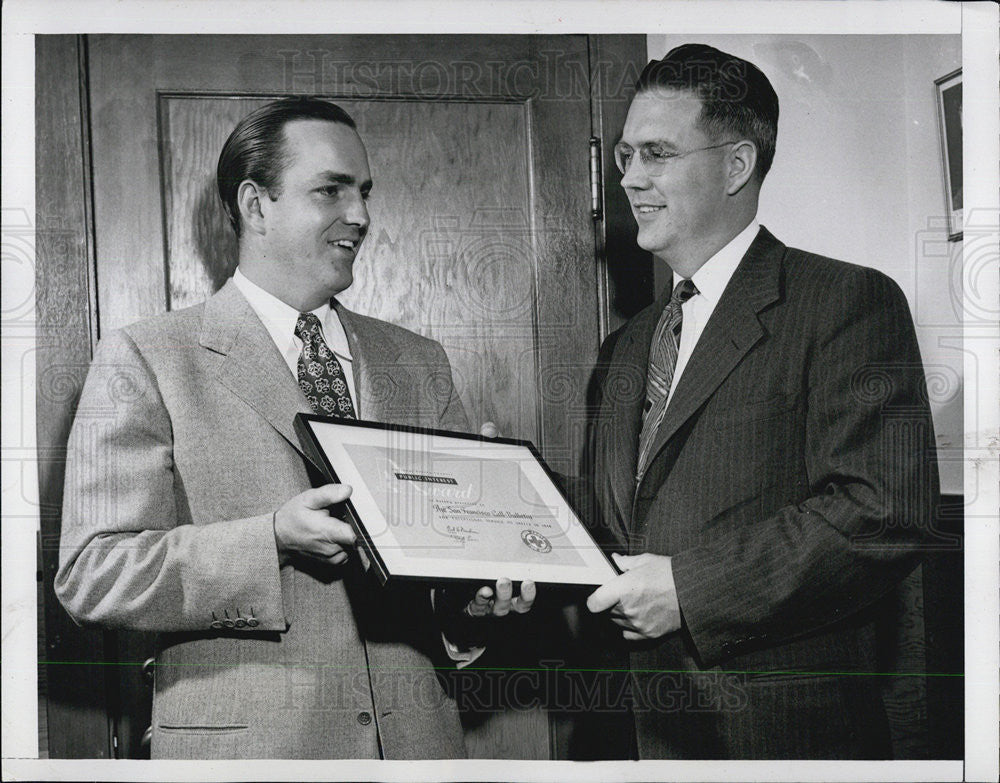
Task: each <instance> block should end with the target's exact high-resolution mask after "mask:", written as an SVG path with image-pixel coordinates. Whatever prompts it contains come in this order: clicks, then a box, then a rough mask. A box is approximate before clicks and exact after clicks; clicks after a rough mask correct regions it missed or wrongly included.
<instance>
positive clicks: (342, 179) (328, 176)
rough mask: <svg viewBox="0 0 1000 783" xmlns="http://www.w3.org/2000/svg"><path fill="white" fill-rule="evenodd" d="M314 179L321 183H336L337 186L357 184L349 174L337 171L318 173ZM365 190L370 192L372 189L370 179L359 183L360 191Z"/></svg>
mask: <svg viewBox="0 0 1000 783" xmlns="http://www.w3.org/2000/svg"><path fill="white" fill-rule="evenodd" d="M316 179H317V180H321V181H323V182H336V183H337V184H338V185H354V184H355V183H357V179H356V178H355V177H352V176H351V175H350V174H342V173H340V172H337V171H323V172H320V173H319V174H317V175H316ZM366 188H367V189H368V190H371V188H372V181H371V180H370V179H366V180H365V181H364V182H362V183H361V189H362V190H365V189H366Z"/></svg>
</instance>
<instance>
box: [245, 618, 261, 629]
mask: <svg viewBox="0 0 1000 783" xmlns="http://www.w3.org/2000/svg"><path fill="white" fill-rule="evenodd" d="M247 625H248V626H249V627H250V628H256V627H257V626H258V625H260V620H258V619H257V618H256V617H248V618H247Z"/></svg>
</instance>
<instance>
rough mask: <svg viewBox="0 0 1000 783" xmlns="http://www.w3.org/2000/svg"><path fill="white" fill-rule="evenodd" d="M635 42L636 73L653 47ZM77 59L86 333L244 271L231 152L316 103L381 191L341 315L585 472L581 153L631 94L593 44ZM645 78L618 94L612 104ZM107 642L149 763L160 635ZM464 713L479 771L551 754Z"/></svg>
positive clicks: (369, 40)
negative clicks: (242, 123)
mask: <svg viewBox="0 0 1000 783" xmlns="http://www.w3.org/2000/svg"><path fill="white" fill-rule="evenodd" d="M630 39H635V40H629V41H628V46H629V47H630V48H634V49H635V50H636V53H637V54H638V55H639V56H640V57H641V52H640V51H639V50H640V48H641V47H640V46H639V44H640V43H641V38H640V37H638V36H633V37H630ZM78 45H79V46H80V51H79V55H80V57H79V59H78V60H77V62H76V63H73V64H72V65H73V66H74V68H79V71H80V72H79V76H80V77H81V80H80V84H81V85H82V86H83V89H82V90H81V92H80V96H81V100H80V101H79V103H78V104H77V112H78V115H76V116H75V119H74V118H71V120H70V124H72V122H73V121H78V122H79V123H80V126H81V128H82V135H83V144H82V148H81V150H80V155H81V158H82V162H83V169H84V176H83V182H82V183H81V185H82V188H81V189H82V190H83V191H84V192H85V196H90V195H91V194H92V198H93V202H92V207H93V213H92V217H93V220H92V226H93V232H92V234H91V232H90V231H89V230H88V229H89V228H90V227H89V226H87V228H86V229H83V230H86V232H87V236H86V238H85V243H86V244H87V248H86V250H87V252H88V259H87V260H88V261H90V262H92V264H93V268H92V270H90V272H91V273H92V275H91V276H90V277H88V279H90V280H91V285H92V289H93V291H92V293H93V295H94V298H95V300H96V301H95V302H94V303H93V304H92V305H91V307H90V314H91V315H94V316H95V318H94V323H93V326H94V328H93V332H94V334H97V333H101V332H106V331H107V330H109V329H113V328H116V327H119V326H122V325H124V324H127V323H129V322H131V321H134V320H136V319H138V318H141V317H144V316H148V315H153V314H156V313H160V312H163V311H164V310H167V309H171V308H178V307H182V306H185V305H187V304H191V303H194V302H197V301H201V300H202V299H204V298H205V297H207V296H209V295H210V294H211V293H212V292H213V291H214V290H216V289H217V288H218V287H219V286H220V285H221V283H222V282H223V281H224V280H225V279H226V277H228V275H229V274H231V272H232V268H233V265H234V262H235V246H234V242H233V239H232V236H231V233H230V231H229V229H228V227H227V226H226V225H225V222H224V220H223V218H222V213H221V210H220V208H219V205H218V203H217V198H216V196H215V193H214V179H213V172H214V167H215V161H216V158H217V155H218V152H219V149H220V148H221V145H222V142H223V140H224V139H225V137H226V135H227V134H228V133H229V131H230V130H231V128H232V127H233V125H234V124H235V122H236V121H237V120H238V119H239V118H240V117H241V116H243V115H244V114H246V113H247V112H249V111H251V110H252V109H253V108H255V107H256V106H258V105H260V104H261V103H262V102H264V101H266V100H269V99H271V98H274V97H277V96H281V95H286V94H303V93H305V94H314V95H318V96H321V97H325V98H328V99H331V100H334V101H336V102H338V103H339V104H341V105H342V106H344V108H346V109H347V110H348V111H349V112H351V113H352V115H353V116H354V117H355V119H356V121H357V122H358V127H359V131H360V133H361V135H362V138H363V139H364V140H365V143H366V145H367V147H368V150H369V155H370V158H371V165H372V171H373V176H374V180H375V191H374V196H373V200H372V204H371V211H372V228H371V231H370V234H369V238H368V239H367V241H366V244H365V247H364V248H363V250H362V253H361V255H360V257H359V260H358V263H357V265H356V282H355V284H354V285H353V286H352V288H351V289H350V290H349V291H348V292H346V293H345V294H344V295H343V297H342V298H343V300H344V301H345V303H346V304H347V305H348V306H350V307H352V308H353V309H356V310H358V311H360V312H363V313H366V314H369V315H373V316H376V317H379V318H384V319H386V320H389V321H392V322H395V323H398V324H400V325H403V326H406V327H409V328H411V329H413V330H415V331H417V332H420V333H422V334H426V335H428V336H431V337H433V338H435V339H437V340H439V341H441V342H442V343H443V344H444V346H445V349H446V350H447V352H448V354H449V357H450V359H451V361H452V365H453V368H454V373H455V378H456V382H457V385H458V389H459V393H460V395H461V397H462V401H463V403H464V404H465V407H466V409H467V411H468V412H469V415H470V418H471V420H472V421H473V423H474V424H475V423H478V422H481V421H485V420H488V419H489V420H493V421H496V422H497V423H498V424H499V426H500V429H501V431H502V432H503V433H504V434H508V435H512V436H516V437H522V438H529V439H531V440H533V441H534V442H535V443H537V444H539V446H540V448H541V450H542V452H543V454H544V455H545V456H546V458H547V459H548V460H549V461H550V463H551V464H552V465H553V466H554V467H555V468H556V469H558V470H561V471H565V472H573V469H574V467H575V465H576V463H577V460H578V456H579V453H580V450H581V438H582V432H583V421H584V406H583V402H584V389H585V385H586V381H587V377H588V375H589V372H590V369H591V364H592V362H593V358H594V356H595V355H596V349H597V346H598V343H599V339H600V337H601V336H602V335H601V333H600V332H601V331H602V328H601V326H602V325H604V324H607V323H608V314H607V312H604V313H603V315H602V310H601V306H600V305H601V297H602V296H603V297H604V304H605V305H607V301H608V300H610V299H612V298H613V292H612V293H611V294H609V292H608V280H609V278H613V275H608V274H607V273H606V271H605V270H603V269H599V253H598V252H595V238H596V239H597V240H598V242H597V245H596V247H597V248H598V249H599V248H601V247H603V241H602V240H603V226H602V225H601V224H597V228H596V232H595V225H594V223H593V222H592V215H591V210H592V203H591V201H592V199H591V191H590V188H589V187H588V184H589V162H590V161H589V144H588V141H589V138H590V136H591V134H592V133H594V132H597V133H598V135H602V136H603V135H605V132H606V126H607V127H614V125H615V123H616V119H615V116H616V114H617V115H623V114H624V108H625V106H626V105H627V98H628V94H627V88H626V89H625V91H624V92H619V93H617V94H616V95H614V96H612V100H611V102H610V103H609V104H608V107H609V108H607V109H602V110H601V111H598V112H597V113H596V114H595V113H594V112H592V106H593V105H594V95H593V94H592V90H591V83H590V68H591V65H592V63H591V62H590V58H591V57H592V55H593V46H592V42H591V41H590V40H588V38H587V37H586V36H558V37H555V36H501V37H489V38H486V37H482V36H453V37H449V36H433V37H431V36H393V37H380V36H323V37H303V36H289V37H282V36H90V37H88V38H87V39H86V40H83V41H81V42H78ZM64 48H65V47H64ZM64 53H65V52H64ZM604 65H605V66H607V65H609V63H605V64H604ZM610 65H611V68H612V70H614V69H615V68H617V69H618V70H622V67H621V66H622V63H621V62H620V61H618V62H610ZM626 65H628V66H634V62H632V61H629V62H628V63H626ZM607 76H608V74H607V69H606V70H605V73H604V74H603V78H605V79H607ZM612 76H614V74H613V73H612ZM632 76H634V74H632V73H630V72H627V73H625V75H624V76H623V77H621V76H620V77H619V78H618V80H617V82H614V80H613V79H612V82H613V83H614V86H615V88H616V89H620V88H621V87H622V86H623V85H627V84H628V81H629V80H630V78H631V77H632ZM40 100H41V99H40ZM43 103H46V102H45V101H43ZM88 110H89V117H88ZM39 111H40V112H41V113H45V112H58V107H56V105H55V103H54V102H52V101H48V102H47V103H46V106H45V107H44V108H43V107H42V105H41V104H40V108H39ZM619 125H620V123H619ZM611 132H614V131H611ZM70 133H72V128H71V129H70ZM47 141H51V143H52V144H53V145H55V146H60V145H62V146H66V147H67V149H69V148H70V147H72V145H68V144H66V143H64V141H63V140H62V139H61V138H60V139H53V140H47ZM88 147H89V149H90V150H92V161H88V160H87V157H86V156H87V149H88ZM607 165H608V164H607V161H605V167H607ZM91 177H92V188H90V187H88V185H89V184H90V183H89V178H91ZM40 193H41V191H40ZM42 195H43V196H45V194H44V193H42ZM64 201H66V202H69V201H70V199H64ZM599 201H600V199H599ZM612 201H613V198H612ZM612 206H613V204H612ZM40 211H41V210H40ZM87 218H89V215H85V219H87ZM40 261H43V259H41V258H40ZM41 277H42V274H41V271H40V279H41ZM94 280H96V284H95V283H94V282H93V281H94ZM612 285H613V282H612ZM78 298H79V297H78ZM612 320H613V317H612ZM42 405H43V403H42V401H41V398H40V400H39V406H40V408H41V407H42ZM67 407H71V404H70V405H68V406H67ZM50 527H51V526H50ZM50 537H51V534H50ZM50 559H51V558H50ZM50 565H51V564H50ZM47 567H48V566H47ZM59 622H62V626H61V627H62V628H63V630H65V631H67V635H68V626H66V624H65V621H64V618H60V620H59ZM56 624H57V625H58V623H56ZM59 644H61V645H62V646H63V647H66V646H67V640H66V639H65V638H60V640H59ZM105 647H106V648H107V649H109V650H110V651H111V652H110V653H109V656H108V657H109V660H110V662H112V663H115V662H116V663H118V664H120V665H119V666H116V667H107V668H106V670H105V671H106V672H107V673H109V674H113V675H114V676H111V677H110V679H109V684H108V687H107V689H106V699H107V711H108V713H109V714H110V716H111V718H112V719H113V725H114V726H115V731H114V734H115V736H116V738H117V741H118V746H117V748H113V749H112V752H113V753H114V754H115V755H118V756H124V757H136V756H140V755H141V754H142V749H141V746H140V737H141V734H142V731H143V729H144V728H145V725H146V724H147V723H148V701H149V691H148V688H147V686H146V685H145V684H144V681H143V677H142V675H141V670H140V664H141V662H142V660H143V659H144V658H145V656H146V655H148V647H149V639H148V638H146V637H142V636H139V635H132V634H119V635H118V636H117V637H115V636H114V635H106V638H105ZM530 663H531V662H530V661H529V665H530ZM538 663H539V662H538V660H535V661H534V665H536V666H537V665H538ZM80 676H81V677H86V676H87V674H86V672H81V673H80ZM50 714H51V711H50ZM466 718H467V720H466V723H467V744H468V747H469V751H470V755H472V756H474V757H475V756H478V757H494V758H503V757H516V758H548V757H550V755H552V751H551V750H550V739H549V731H548V724H547V719H546V716H545V713H544V711H542V710H541V709H539V708H537V707H536V708H534V709H520V710H507V711H505V712H500V713H496V714H494V713H488V714H470V715H467V716H466ZM52 730H53V731H56V730H57V727H56V726H55V725H53V726H52ZM68 755H73V754H72V753H69V754H68Z"/></svg>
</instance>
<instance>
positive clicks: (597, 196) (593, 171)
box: [590, 136, 604, 220]
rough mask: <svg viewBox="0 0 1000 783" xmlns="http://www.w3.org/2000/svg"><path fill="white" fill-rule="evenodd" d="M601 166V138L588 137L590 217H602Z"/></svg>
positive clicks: (602, 184)
mask: <svg viewBox="0 0 1000 783" xmlns="http://www.w3.org/2000/svg"><path fill="white" fill-rule="evenodd" d="M602 171H603V169H602V168H601V140H600V139H599V138H597V136H591V137H590V217H591V218H592V219H594V220H600V219H601V218H602V217H604V207H603V204H604V193H603V191H604V177H603V174H602Z"/></svg>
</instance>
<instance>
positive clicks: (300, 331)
mask: <svg viewBox="0 0 1000 783" xmlns="http://www.w3.org/2000/svg"><path fill="white" fill-rule="evenodd" d="M295 336H296V337H298V338H299V339H300V340H301V341H302V353H301V354H299V366H298V379H299V388H300V389H302V393H303V394H304V395H305V396H306V399H307V400H309V405H310V406H311V407H312V409H313V410H314V411H315V412H316V413H319V414H321V415H323V414H325V415H327V416H339V417H340V418H342V419H356V418H357V414H356V413H355V412H354V405H353V403H352V402H351V392H350V390H349V389H348V388H347V381H346V380H345V378H344V368H343V367H341V366H340V362H339V361H338V360H337V357H336V356H335V355H334V353H333V351H331V350H330V347H329V346H328V345H327V344H326V341H325V340H324V339H323V330H322V329H321V328H320V323H319V318H317V317H316V316H315V315H313V314H312V313H300V314H299V318H298V320H297V321H296V322H295Z"/></svg>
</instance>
